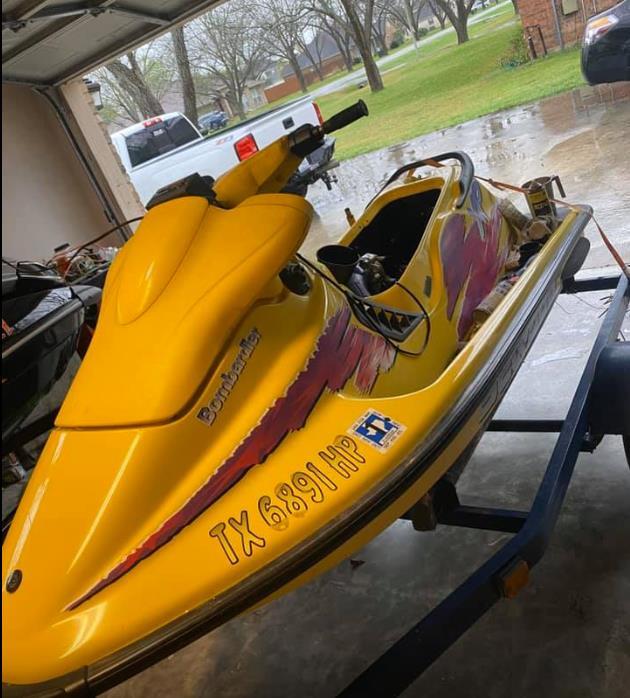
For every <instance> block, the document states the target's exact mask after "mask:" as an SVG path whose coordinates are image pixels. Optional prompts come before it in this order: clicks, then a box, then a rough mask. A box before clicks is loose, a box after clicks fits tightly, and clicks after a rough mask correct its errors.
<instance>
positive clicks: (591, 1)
mask: <svg viewBox="0 0 630 698" xmlns="http://www.w3.org/2000/svg"><path fill="white" fill-rule="evenodd" d="M618 2H619V0H518V9H519V12H520V15H521V21H522V23H523V29H524V31H525V33H526V34H529V35H531V37H532V39H533V40H534V46H535V48H536V52H537V53H538V55H542V53H543V46H542V42H541V40H540V33H539V31H538V27H540V32H541V33H542V36H543V41H544V43H545V46H546V48H547V50H548V51H553V50H556V49H560V48H564V47H565V46H571V45H573V44H576V43H579V42H580V41H581V40H582V36H583V34H584V27H585V25H586V22H587V21H588V20H589V19H590V18H591V17H592V16H593V15H596V14H598V13H600V12H603V11H604V10H607V9H608V8H609V7H613V6H614V5H616V4H618Z"/></svg>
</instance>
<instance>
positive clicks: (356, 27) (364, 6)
mask: <svg viewBox="0 0 630 698" xmlns="http://www.w3.org/2000/svg"><path fill="white" fill-rule="evenodd" d="M374 3H375V0H338V1H337V0H317V2H316V4H314V5H312V6H311V8H312V9H313V11H315V12H318V13H320V14H322V15H326V16H327V17H328V18H329V19H330V20H332V22H334V23H335V24H337V25H339V26H341V27H343V30H344V31H346V32H347V33H348V34H349V35H350V36H351V37H352V39H353V41H354V43H355V45H356V47H357V50H358V51H359V54H360V55H361V59H362V61H363V67H364V68H365V74H366V76H367V79H368V83H369V85H370V89H371V90H372V92H378V91H379V90H382V89H383V78H382V77H381V73H380V71H379V69H378V66H377V65H376V61H375V60H374V56H373V55H372V34H373V23H374Z"/></svg>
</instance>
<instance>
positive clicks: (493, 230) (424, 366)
mask: <svg viewBox="0 0 630 698" xmlns="http://www.w3.org/2000/svg"><path fill="white" fill-rule="evenodd" d="M366 114H367V109H366V108H365V105H364V104H363V103H362V102H359V103H357V104H356V105H354V106H352V107H350V108H348V109H346V110H344V111H343V112H341V113H340V114H338V115H336V116H335V117H333V118H332V119H330V120H329V121H327V122H324V123H323V124H321V125H317V126H306V127H301V128H300V129H298V130H297V131H295V132H294V133H292V134H290V135H288V136H285V137H283V138H281V139H280V140H278V141H277V142H275V143H273V144H271V145H270V146H268V147H267V148H265V149H264V150H261V151H260V152H258V153H256V154H255V155H253V157H251V158H250V159H248V160H246V161H244V162H242V163H241V164H239V165H238V166H237V167H235V168H234V169H233V170H232V171H230V172H228V173H227V174H225V175H224V176H222V177H221V178H220V179H219V180H218V181H216V182H213V181H212V180H211V179H210V178H203V177H200V176H198V175H195V176H192V177H189V178H186V179H185V180H182V181H180V182H176V183H175V184H174V185H172V186H170V187H167V188H166V189H165V190H162V191H160V192H158V194H157V195H156V197H154V199H153V200H152V201H151V203H150V205H149V209H150V210H149V211H148V213H147V215H146V217H145V218H144V220H143V222H142V224H141V226H140V227H139V229H138V231H137V232H136V234H135V235H134V236H133V238H132V239H131V240H130V241H129V242H128V243H127V244H126V245H125V246H124V248H123V249H122V250H121V251H120V253H119V254H118V256H117V257H116V259H115V261H114V263H113V265H112V267H111V270H110V272H109V274H108V277H107V280H106V284H105V289H104V295H103V302H102V308H101V313H100V317H99V321H98V326H97V328H96V331H95V334H94V337H93V340H92V343H91V346H90V348H89V351H88V353H87V356H86V357H85V359H84V361H83V364H82V366H81V368H80V370H79V373H78V375H77V376H76V379H75V380H74V383H73V384H72V387H71V390H70V392H69V393H68V395H67V397H66V400H65V402H64V404H63V407H62V409H61V412H60V413H59V416H58V418H57V422H56V428H55V429H54V430H53V432H52V433H51V435H50V438H49V440H48V442H47V444H46V446H45V448H44V451H43V453H42V454H41V457H40V459H39V463H38V465H37V467H36V468H35V471H34V474H33V476H32V478H31V480H30V482H29V484H28V487H27V489H26V492H25V494H24V497H23V499H22V501H21V503H20V506H19V509H18V511H17V513H16V516H15V519H14V523H13V525H12V527H11V529H10V531H9V533H8V536H7V539H6V541H5V543H4V546H3V548H4V549H3V572H2V574H3V591H2V594H3V597H2V600H3V632H4V643H3V669H2V671H3V682H4V693H5V695H7V696H12V695H46V696H55V695H67V694H80V695H85V694H92V693H98V692H100V691H103V690H105V689H107V688H109V687H111V686H112V685H114V684H116V683H117V682H119V681H121V680H123V679H124V678H127V677H128V676H130V675H132V674H133V673H135V672H137V671H140V670H141V669H143V668H145V667H146V666H147V665H149V664H151V663H153V662H154V661H156V660H158V659H160V658H162V657H164V656H167V655H168V654H170V653H172V652H173V651H175V650H176V649H178V648H179V647H181V646H183V645H185V644H186V643H188V642H190V641H192V640H193V639H195V638H197V637H199V636H200V635H201V634H203V633H205V632H207V631H208V630H210V629H212V628H214V627H216V626H218V625H220V624H222V623H224V622H225V621H227V620H228V619H230V618H232V617H234V616H235V615H237V614H240V613H242V612H244V611H247V610H248V609H251V608H253V607H255V606H257V605H260V604H261V603H263V602H266V601H268V600H270V599H272V598H274V597H276V596H278V595H280V594H282V593H285V592H287V591H289V590H290V589H292V588H294V587H296V586H297V585H299V584H302V583H304V582H306V581H307V580H309V579H310V578H312V577H313V576H314V575H316V574H319V573H321V572H322V571H323V570H325V569H327V568H329V567H331V566H332V565H335V564H336V563H338V562H339V561H340V560H342V559H343V558H344V557H346V556H348V555H349V554H350V553H351V552H352V551H354V550H356V549H357V548H359V547H360V546H362V545H364V544H365V543H366V542H367V541H368V540H370V539H371V538H372V537H374V536H375V535H376V534H378V533H379V532H380V531H382V530H383V529H384V528H385V527H386V526H388V525H389V524H390V523H392V522H393V521H394V520H395V519H396V518H397V517H400V516H401V515H403V514H405V512H407V511H408V510H409V509H410V508H411V507H412V506H413V505H414V503H416V502H417V501H418V500H419V499H420V498H421V497H422V496H423V495H424V494H425V493H427V491H429V490H430V488H431V487H432V486H433V485H435V483H436V482H437V481H438V480H439V479H440V478H442V477H443V476H444V475H445V473H447V472H448V471H449V470H450V469H452V468H453V467H454V466H456V465H460V464H461V463H462V462H463V460H465V459H466V458H467V457H468V456H469V455H470V452H471V447H473V446H474V444H475V443H476V441H477V440H478V438H479V437H480V435H481V434H482V433H483V431H484V429H485V428H486V426H487V425H488V423H489V421H490V419H491V417H492V415H493V412H494V411H495V409H496V408H497V406H498V404H499V402H500V400H501V398H502V396H503V395H504V393H505V391H506V390H507V388H508V386H509V385H510V382H511V380H512V378H513V377H514V375H515V374H516V372H517V370H518V368H519V366H520V364H521V362H522V361H523V359H524V357H525V355H526V353H527V351H528V349H529V347H530V345H531V344H532V342H533V340H534V338H535V337H536V334H537V332H538V330H539V328H540V326H541V324H542V322H543V320H544V319H545V317H546V315H547V313H548V312H549V310H550V308H551V306H552V303H553V302H554V299H555V297H556V295H557V294H558V292H559V290H560V287H561V279H562V276H563V271H564V270H565V269H566V268H567V265H569V266H571V265H573V266H575V255H576V250H577V249H579V248H580V245H578V242H579V240H580V238H581V234H582V230H583V228H584V226H585V224H586V222H587V220H588V215H589V211H588V209H586V208H585V209H584V210H576V209H575V208H571V209H567V210H562V211H560V212H559V213H558V220H557V225H556V226H555V230H553V231H549V234H548V235H547V236H546V239H545V240H544V242H543V241H539V242H538V249H537V254H535V255H534V256H531V257H530V258H529V260H528V261H527V263H525V261H524V260H523V259H521V261H520V262H519V261H518V260H517V261H516V262H514V258H515V250H516V251H517V252H518V249H519V247H518V245H519V239H518V233H517V231H516V230H515V228H514V226H513V225H512V224H511V223H510V222H509V220H508V219H507V218H506V217H505V216H504V214H503V213H502V208H501V206H500V201H499V200H498V199H497V198H496V197H495V196H494V195H493V194H492V193H491V191H490V189H488V188H486V187H485V186H483V185H482V184H480V183H479V181H478V180H477V179H475V177H474V170H473V165H472V163H471V161H470V159H469V158H468V156H466V155H464V154H463V153H446V154H444V155H441V156H437V157H435V158H431V159H429V160H426V161H419V162H416V163H412V164H411V165H410V166H407V167H405V168H401V171H399V172H398V173H396V174H395V175H394V177H392V178H390V180H391V181H389V182H388V184H387V186H386V187H385V188H384V189H383V190H382V191H381V192H380V193H379V195H378V196H376V197H375V198H374V200H373V201H372V202H371V203H370V204H369V205H368V206H367V208H366V210H365V211H364V213H363V214H362V215H361V216H360V217H359V218H358V219H357V220H356V221H355V222H354V223H352V224H351V225H350V227H349V229H348V231H347V232H346V234H345V235H344V236H343V238H342V240H341V241H340V244H339V245H334V246H327V247H325V248H322V249H321V250H320V251H319V253H318V255H317V259H316V260H309V259H306V258H304V257H302V256H301V255H299V253H298V250H299V248H300V246H301V245H302V243H303V242H304V239H305V237H306V235H307V233H308V230H309V225H310V223H311V216H312V209H311V206H310V205H309V203H308V202H307V201H305V200H304V199H302V198H300V197H298V196H295V195H292V194H284V193H280V192H281V190H282V188H283V187H284V185H285V184H286V182H287V181H288V179H289V178H290V176H291V174H292V173H293V172H294V171H295V169H296V168H297V166H298V164H299V162H300V161H301V159H302V158H303V157H305V156H306V155H308V154H309V153H310V152H312V151H313V150H315V149H316V148H317V147H318V146H319V145H320V144H321V142H322V139H323V137H324V135H325V134H326V133H330V132H331V131H334V130H336V129H337V128H341V127H342V126H344V125H346V124H348V123H351V122H352V121H354V120H355V119H357V118H359V117H361V116H364V115H366ZM453 159H454V160H455V164H452V165H445V166H442V167H440V168H435V167H434V168H433V170H432V173H431V174H427V175H426V176H417V174H414V173H413V170H419V169H420V168H422V167H423V166H424V165H426V164H427V163H428V164H429V165H432V166H435V165H437V164H441V165H444V163H445V162H451V160H453ZM402 175H404V177H403V176H402ZM521 242H522V240H521ZM506 284H507V286H506ZM497 293H498V294H499V295H498V297H497ZM493 294H494V295H493ZM491 298H494V301H493V302H490V301H489V299H491Z"/></svg>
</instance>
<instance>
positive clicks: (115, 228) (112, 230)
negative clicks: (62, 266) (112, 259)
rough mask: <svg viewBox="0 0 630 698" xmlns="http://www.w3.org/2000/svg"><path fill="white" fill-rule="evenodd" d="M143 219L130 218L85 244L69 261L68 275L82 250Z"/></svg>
mask: <svg viewBox="0 0 630 698" xmlns="http://www.w3.org/2000/svg"><path fill="white" fill-rule="evenodd" d="M143 218H144V216H136V217H135V218H130V219H129V220H127V221H123V222H122V223H119V224H118V225H115V226H114V227H113V228H110V229H109V230H106V231H105V232H104V233H101V234H100V235H98V236H97V237H95V238H93V239H92V240H88V241H87V242H84V243H83V244H82V245H80V246H79V247H77V249H76V250H75V251H74V254H73V255H72V257H70V259H69V260H68V266H67V267H66V273H67V271H68V269H70V266H71V265H72V262H74V260H75V259H76V257H77V255H78V254H79V252H81V250H84V249H85V248H86V247H89V246H90V245H93V244H94V243H95V242H98V241H99V240H102V239H103V238H106V237H107V236H108V235H111V234H112V233H115V232H116V231H117V230H120V229H121V228H124V227H125V226H126V225H129V224H130V223H137V222H138V221H141V220H142V219H143ZM65 276H66V275H65V274H64V278H65Z"/></svg>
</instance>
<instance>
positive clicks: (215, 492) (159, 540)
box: [68, 307, 396, 610]
mask: <svg viewBox="0 0 630 698" xmlns="http://www.w3.org/2000/svg"><path fill="white" fill-rule="evenodd" d="M350 317H351V312H350V309H349V308H347V307H346V308H344V309H343V310H341V311H339V312H338V313H337V314H336V315H334V316H333V317H332V318H330V320H329V321H328V323H327V325H326V328H325V330H324V332H323V333H322V334H321V335H320V337H319V339H318V341H317V346H316V348H315V352H314V353H313V355H312V356H311V357H310V359H309V360H308V363H307V364H306V366H305V367H304V369H303V370H302V371H301V372H300V373H299V374H298V376H297V377H296V379H295V380H294V381H293V383H292V384H291V385H290V386H289V388H288V390H287V392H286V394H285V395H284V397H281V398H279V399H277V400H276V401H275V402H274V404H273V405H272V406H271V407H270V408H269V409H268V410H267V412H266V413H265V414H264V415H263V417H262V419H261V420H260V422H259V424H258V425H257V426H256V427H255V428H254V429H253V430H252V431H251V432H250V433H249V435H248V436H247V437H246V439H245V440H244V441H243V442H242V443H241V444H240V446H238V448H237V449H236V450H235V451H234V452H233V453H232V455H231V456H230V457H229V458H228V459H227V460H226V461H225V462H224V463H223V464H222V465H221V466H220V467H219V468H218V469H217V470H216V472H215V473H214V474H213V475H211V476H210V477H209V478H208V479H207V480H206V482H205V483H204V484H203V485H202V486H201V487H200V488H199V489H198V490H197V491H196V492H195V494H194V495H193V496H192V497H191V498H190V499H189V500H188V501H187V502H186V503H185V504H184V505H183V506H182V507H181V508H180V509H179V510H178V511H176V512H175V513H174V514H173V515H172V516H170V517H169V518H168V519H167V520H166V521H165V522H164V523H163V524H162V525H161V526H160V527H159V528H158V529H157V530H156V531H155V532H154V533H152V534H151V535H150V536H149V537H148V538H147V539H146V540H145V541H143V542H142V543H141V544H140V545H139V546H138V547H137V548H136V549H135V550H133V551H132V552H130V553H129V554H128V555H127V556H126V557H125V558H124V559H123V560H122V561H121V562H119V563H118V564H117V565H116V566H115V567H114V568H113V569H112V570H111V571H110V572H109V573H108V574H107V575H106V576H105V577H104V578H103V579H101V580H100V581H99V582H98V583H97V584H95V585H94V586H93V587H92V588H91V589H90V590H89V591H87V592H86V593H85V594H83V596H81V597H80V598H79V599H77V600H76V601H74V602H73V603H72V604H71V605H70V606H69V607H68V610H73V609H75V608H77V607H78V606H80V605H81V604H82V603H84V602H85V601H87V600H88V599H89V598H91V597H92V596H94V595H95V594H97V593H98V592H99V591H101V590H102V589H105V588H106V587H108V586H109V585H110V584H113V583H114V582H115V581H116V580H118V579H120V578H121V577H122V576H123V575H125V574H126V573H127V572H129V570H130V569H131V568H132V567H134V566H135V565H137V564H138V563H140V562H142V560H145V559H146V558H148V557H149V556H150V555H152V554H153V553H155V552H156V551H157V550H159V549H160V548H161V547H162V546H164V545H166V543H168V542H169V541H170V540H171V538H173V537H174V536H176V535H177V534H178V533H179V532H180V531H181V530H182V529H183V528H185V527H186V526H188V525H189V524H190V523H192V522H193V521H194V520H195V519H196V518H197V517H199V516H200V515H201V514H203V512H204V511H206V510H207V509H208V507H210V506H211V505H212V504H213V503H214V502H216V501H217V499H219V497H221V496H222V495H223V494H225V493H226V492H227V491H228V490H229V489H230V488H231V487H232V486H233V485H235V484H236V482H238V480H240V479H241V478H242V477H243V475H245V474H246V473H247V471H248V470H250V469H251V468H253V467H254V466H256V465H260V464H262V463H264V462H265V460H266V459H267V458H268V457H269V456H270V455H271V454H272V453H273V452H274V451H275V450H276V449H277V448H278V446H279V445H280V444H281V443H282V441H283V440H284V439H285V438H286V437H287V436H288V435H289V434H290V433H291V432H293V431H298V430H299V429H302V428H303V427H304V425H305V424H306V420H307V419H308V416H309V414H310V413H311V411H312V410H313V408H314V407H315V405H316V404H317V401H318V400H319V398H320V396H321V395H322V393H323V392H324V390H329V391H331V392H336V391H339V390H341V389H342V388H343V387H344V386H345V385H346V383H347V382H348V381H349V380H350V378H352V377H353V376H354V382H355V385H356V387H357V389H358V390H359V391H360V392H362V393H369V392H370V391H371V390H372V388H373V387H374V383H375V382H376V379H377V378H378V376H379V374H380V373H384V372H386V371H388V370H389V369H390V368H391V367H392V365H393V363H394V359H395V358H396V350H395V349H394V347H393V346H392V345H391V344H389V343H388V342H387V341H386V340H385V339H384V338H383V337H380V336H378V335H375V334H371V333H370V332H367V331H365V330H363V329H361V328H360V327H357V326H355V325H353V324H351V323H350Z"/></svg>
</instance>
